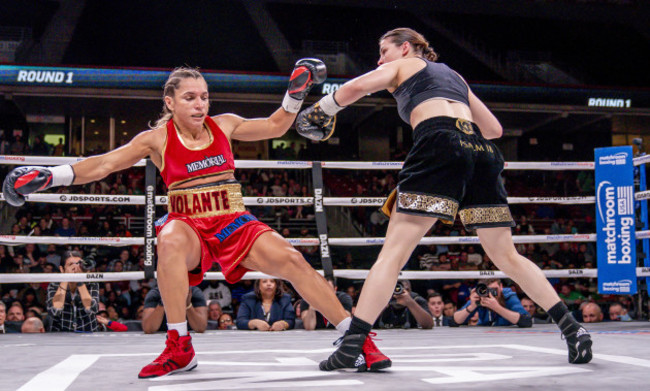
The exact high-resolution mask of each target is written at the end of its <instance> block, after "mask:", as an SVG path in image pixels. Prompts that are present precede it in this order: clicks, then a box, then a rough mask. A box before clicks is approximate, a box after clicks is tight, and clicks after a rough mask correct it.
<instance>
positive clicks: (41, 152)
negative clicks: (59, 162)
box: [31, 135, 50, 156]
mask: <svg viewBox="0 0 650 391" xmlns="http://www.w3.org/2000/svg"><path fill="white" fill-rule="evenodd" d="M31 154H32V155H35V156H48V155H49V154H50V148H49V144H47V143H44V142H43V141H42V138H41V136H39V135H36V136H34V141H32V153H31Z"/></svg>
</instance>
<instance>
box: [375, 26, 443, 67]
mask: <svg viewBox="0 0 650 391" xmlns="http://www.w3.org/2000/svg"><path fill="white" fill-rule="evenodd" d="M385 39H390V40H391V42H393V43H394V44H395V45H398V46H399V45H401V44H403V43H404V42H409V43H410V44H411V46H412V47H413V50H414V51H415V53H417V54H419V55H422V57H424V58H426V59H427V60H429V61H436V60H437V59H438V53H436V52H435V51H434V50H433V48H432V47H431V46H429V41H427V40H426V38H424V36H423V35H422V34H420V33H418V32H417V31H415V30H413V29H410V28H408V27H399V28H396V29H393V30H390V31H389V32H387V33H386V34H384V35H382V36H381V38H379V42H381V41H383V40H385Z"/></svg>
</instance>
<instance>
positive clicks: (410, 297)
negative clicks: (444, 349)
mask: <svg viewBox="0 0 650 391" xmlns="http://www.w3.org/2000/svg"><path fill="white" fill-rule="evenodd" d="M375 326H376V327H379V328H386V329H392V328H405V329H409V328H416V327H421V328H423V329H430V328H432V327H433V318H432V317H431V314H430V313H429V311H428V309H427V301H426V300H425V299H424V298H423V297H422V296H420V295H418V294H417V293H414V292H411V283H410V281H408V280H399V281H398V282H397V285H396V286H395V291H394V292H393V297H392V298H391V300H390V301H389V302H388V305H387V306H386V308H384V310H383V311H382V313H381V315H380V316H379V319H377V323H376V324H375Z"/></svg>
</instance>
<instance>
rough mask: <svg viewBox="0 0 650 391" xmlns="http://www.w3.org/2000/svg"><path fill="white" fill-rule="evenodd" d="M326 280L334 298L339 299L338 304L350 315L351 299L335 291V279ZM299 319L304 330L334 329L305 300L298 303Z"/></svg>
mask: <svg viewBox="0 0 650 391" xmlns="http://www.w3.org/2000/svg"><path fill="white" fill-rule="evenodd" d="M326 279H327V282H328V283H329V284H330V286H331V287H332V290H333V291H334V293H335V294H336V298H337V299H339V302H340V303H341V305H342V306H343V309H344V310H345V311H346V312H347V313H348V315H350V312H351V311H352V304H353V303H352V298H351V297H350V295H348V294H347V293H345V292H339V291H338V290H337V286H336V279H335V278H334V277H326ZM300 319H302V325H303V327H304V328H305V330H315V329H324V328H334V325H333V324H331V323H330V322H329V321H328V320H327V319H325V318H324V317H323V315H322V314H321V313H320V312H318V311H316V309H314V308H312V307H311V306H310V305H309V303H307V301H306V300H302V301H301V302H300Z"/></svg>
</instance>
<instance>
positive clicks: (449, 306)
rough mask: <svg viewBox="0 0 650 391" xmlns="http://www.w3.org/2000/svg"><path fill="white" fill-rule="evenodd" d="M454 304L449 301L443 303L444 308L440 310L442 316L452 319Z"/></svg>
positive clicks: (454, 309)
mask: <svg viewBox="0 0 650 391" xmlns="http://www.w3.org/2000/svg"><path fill="white" fill-rule="evenodd" d="M456 308H457V306H456V303H454V302H453V301H451V300H447V301H445V307H444V309H443V310H442V314H443V315H444V316H446V317H448V318H453V317H454V312H456Z"/></svg>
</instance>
